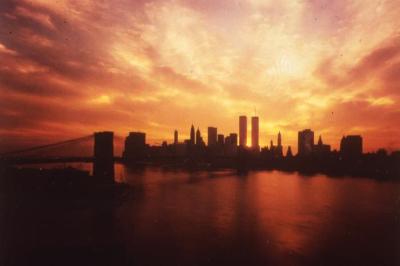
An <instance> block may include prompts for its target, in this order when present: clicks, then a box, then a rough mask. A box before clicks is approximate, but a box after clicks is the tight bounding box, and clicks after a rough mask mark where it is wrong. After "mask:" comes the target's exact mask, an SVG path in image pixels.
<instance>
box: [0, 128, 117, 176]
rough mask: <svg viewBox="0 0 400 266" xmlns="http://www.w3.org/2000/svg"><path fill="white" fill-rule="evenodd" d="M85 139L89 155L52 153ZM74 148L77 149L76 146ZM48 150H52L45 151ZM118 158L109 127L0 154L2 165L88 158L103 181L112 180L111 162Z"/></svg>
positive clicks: (69, 161) (62, 161) (95, 174)
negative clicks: (89, 149)
mask: <svg viewBox="0 0 400 266" xmlns="http://www.w3.org/2000/svg"><path fill="white" fill-rule="evenodd" d="M88 141H89V142H92V143H93V155H92V156H83V155H80V156H73V155H64V156H60V155H55V154H54V152H55V153H56V154H57V153H58V154H59V153H62V152H60V151H63V152H64V154H68V152H67V151H68V150H69V149H71V147H72V146H74V145H75V146H76V145H79V144H82V143H85V142H88ZM77 152H80V149H79V148H78V149H77ZM46 153H47V155H46ZM51 153H53V154H52V155H48V154H51ZM121 161H122V158H121V157H117V156H114V133H113V132H111V131H103V132H95V133H94V134H91V135H86V136H82V137H78V138H74V139H68V140H63V141H58V142H54V143H50V144H46V145H39V146H35V147H30V148H27V149H22V150H16V151H11V152H6V153H3V154H0V162H1V163H3V164H6V165H18V164H43V163H72V162H91V163H93V175H94V176H96V177H98V178H101V179H104V180H107V181H113V180H114V163H115V162H121Z"/></svg>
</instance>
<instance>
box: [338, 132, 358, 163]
mask: <svg viewBox="0 0 400 266" xmlns="http://www.w3.org/2000/svg"><path fill="white" fill-rule="evenodd" d="M340 155H341V156H342V158H344V159H353V158H358V157H360V156H361V155H362V137H361V136H360V135H349V136H347V137H346V136H343V137H342V140H341V141H340Z"/></svg>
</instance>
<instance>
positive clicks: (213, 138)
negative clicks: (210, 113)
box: [207, 127, 217, 146]
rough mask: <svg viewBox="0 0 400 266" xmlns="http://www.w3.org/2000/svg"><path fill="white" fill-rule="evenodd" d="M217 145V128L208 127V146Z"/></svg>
mask: <svg viewBox="0 0 400 266" xmlns="http://www.w3.org/2000/svg"><path fill="white" fill-rule="evenodd" d="M216 144H217V128H216V127H208V140H207V145H208V146H214V145H216Z"/></svg>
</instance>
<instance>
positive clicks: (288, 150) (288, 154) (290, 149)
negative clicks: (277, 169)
mask: <svg viewBox="0 0 400 266" xmlns="http://www.w3.org/2000/svg"><path fill="white" fill-rule="evenodd" d="M286 157H287V158H292V157H293V153H292V147H290V146H289V147H288V149H287V152H286Z"/></svg>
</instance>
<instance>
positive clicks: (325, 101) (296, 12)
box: [0, 0, 400, 152]
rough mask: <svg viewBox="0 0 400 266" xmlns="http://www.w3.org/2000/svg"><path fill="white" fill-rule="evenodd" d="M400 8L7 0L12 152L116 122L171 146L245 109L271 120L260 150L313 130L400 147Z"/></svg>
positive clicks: (4, 32) (5, 49) (330, 137)
mask: <svg viewBox="0 0 400 266" xmlns="http://www.w3.org/2000/svg"><path fill="white" fill-rule="evenodd" d="M3 3H4V4H3ZM225 12H227V13H225ZM398 13H400V6H399V5H398V4H396V1H380V2H379V3H376V2H365V1H361V0H357V1H344V0H341V1H329V2H318V1H311V2H293V1H288V0H285V1H280V2H279V4H276V3H273V2H269V1H254V0H251V1H241V2H240V3H239V2H232V1H226V0H223V1H200V2H199V1H168V0H162V1H152V2H147V1H125V0H117V1H112V2H102V3H97V2H95V1H93V2H91V1H83V2H81V1H68V0H63V1H57V3H55V2H54V1H48V0H39V1H33V2H31V1H25V0H19V1H9V0H5V1H3V2H2V4H1V5H0V19H1V21H2V22H4V23H2V24H3V25H5V26H4V27H2V28H1V30H0V33H1V34H0V57H1V58H2V66H1V68H0V89H1V91H0V93H1V101H0V102H1V106H2V108H1V109H0V123H1V125H2V128H1V131H0V140H1V142H0V150H3V151H4V150H12V149H13V147H15V148H23V147H29V146H35V145H36V144H42V143H43V144H44V143H47V142H50V143H51V142H52V141H53V140H54V141H55V140H58V139H70V138H73V137H76V136H81V135H85V134H90V133H91V132H95V131H101V130H104V129H112V130H113V131H114V132H115V133H116V134H118V135H124V134H126V132H129V131H131V130H135V129H139V130H143V131H146V132H147V133H148V134H149V136H151V138H149V139H148V141H149V143H159V142H160V141H161V140H164V139H166V140H168V141H171V134H170V130H171V128H173V129H175V128H176V129H177V130H178V131H179V132H181V134H182V137H185V138H186V134H188V133H187V132H186V130H185V128H186V127H187V125H188V124H191V123H192V122H193V121H196V125H197V126H198V127H200V128H201V129H202V130H203V134H204V133H205V129H206V128H207V127H208V126H209V125H219V126H218V130H219V131H220V132H237V121H236V120H234V119H232V117H237V116H239V115H240V114H243V113H246V114H247V115H248V117H249V119H250V117H251V116H252V115H256V116H258V117H260V118H262V119H261V120H262V121H260V124H259V128H260V131H259V135H260V146H264V145H266V144H267V143H269V140H270V139H271V138H272V137H273V136H275V134H276V132H279V131H281V132H284V140H285V143H288V144H290V145H291V146H292V147H296V146H297V145H296V143H297V131H298V130H301V129H305V128H313V129H314V130H315V132H318V134H322V135H323V136H324V141H325V142H327V143H331V144H332V145H333V147H332V148H334V149H338V146H337V145H338V144H337V143H339V142H340V140H341V138H342V136H343V135H346V134H362V135H363V137H364V140H365V143H366V145H365V147H364V149H365V150H366V151H374V150H376V149H378V148H380V147H383V148H385V149H387V150H396V149H399V148H400V129H399V126H398V125H399V124H400V120H399V119H400V113H399V110H400V105H399V104H400V101H399V84H400V80H399V76H400V75H399V73H398V69H399V64H400V40H399V35H398V29H399V28H400V21H399V20H398V19H397V16H398ZM226 14H230V15H229V16H227V15H226ZM94 18H96V19H94ZM177 18H179V20H178V19H177ZM371 21H374V28H375V30H374V31H371V30H370V22H371ZM253 110H257V113H253ZM248 127H249V128H250V126H248ZM382 136H384V138H383V137H382ZM247 142H248V143H251V138H249V134H248V137H247ZM294 152H296V151H294Z"/></svg>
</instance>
